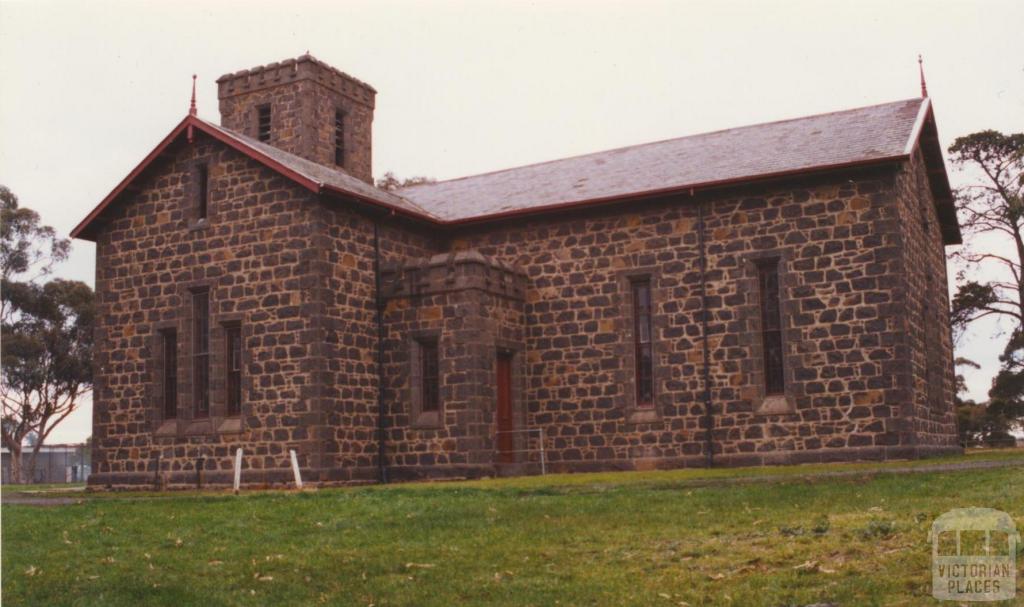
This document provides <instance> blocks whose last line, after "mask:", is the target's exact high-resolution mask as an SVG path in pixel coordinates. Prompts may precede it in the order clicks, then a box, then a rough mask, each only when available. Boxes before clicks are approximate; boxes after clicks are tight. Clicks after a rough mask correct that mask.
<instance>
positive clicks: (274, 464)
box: [72, 55, 960, 488]
mask: <svg viewBox="0 0 1024 607" xmlns="http://www.w3.org/2000/svg"><path fill="white" fill-rule="evenodd" d="M217 83H218V90H219V99H220V112H221V124H220V125H216V124H213V123H210V122H207V121H205V120H203V119H200V118H198V117H197V116H196V115H187V116H186V117H185V118H184V119H183V120H182V122H180V123H179V124H178V125H177V126H176V127H175V128H174V129H173V130H172V131H171V133H170V134H169V135H168V136H167V137H166V138H165V139H164V140H163V141H162V142H161V143H160V144H159V145H158V146H157V148H156V149H155V150H154V151H153V153H151V154H150V155H149V156H148V157H147V158H145V159H144V160H143V161H142V163H141V164H140V165H139V166H138V167H137V168H136V169H135V170H134V171H133V172H132V173H131V174H130V175H129V176H128V177H127V178H125V180H124V181H123V182H122V183H121V184H120V185H118V186H117V187H116V188H115V189H114V191H113V192H111V194H110V195H109V196H108V197H107V198H106V199H104V200H103V201H102V202H101V203H100V204H99V206H97V207H96V208H95V209H94V210H93V211H92V212H91V213H89V215H88V216H87V217H86V218H85V219H84V220H83V221H82V222H81V223H80V224H79V225H78V226H77V227H76V228H75V230H74V231H73V233H72V234H73V236H75V237H77V238H83V239H86V240H91V241H94V242H95V243H96V292H97V301H98V307H99V308H98V314H97V323H98V326H97V329H96V344H97V346H96V347H97V353H98V354H97V359H96V362H95V392H94V405H93V437H94V447H93V460H94V463H93V466H94V467H93V470H94V471H93V474H92V476H91V477H90V480H89V483H90V485H93V486H97V487H115V488H129V487H137V488H141V487H152V486H154V485H156V486H160V487H180V486H193V485H194V484H195V483H196V482H197V481H199V482H202V483H203V484H204V485H212V486H224V487H228V486H231V484H232V482H233V475H234V473H233V463H234V455H235V452H236V449H237V448H242V449H243V452H244V460H243V468H242V475H241V484H242V485H243V486H248V487H258V486H269V485H274V484H284V483H289V482H291V480H292V472H291V462H290V455H289V451H290V450H292V449H294V450H295V451H296V453H297V456H298V461H299V466H300V468H301V471H302V478H303V480H304V481H305V482H308V483H311V484H337V483H354V482H375V481H381V480H403V479H420V478H462V477H479V476H488V475H497V474H529V473H536V472H538V471H539V469H540V466H539V447H540V441H541V440H543V446H544V458H545V463H546V468H547V470H548V471H558V472H562V471H565V472H571V471H594V470H634V469H652V468H674V467H684V466H708V465H714V466H735V465H751V464H753V465H757V464H789V463H802V462H825V461H846V460H858V459H890V458H915V457H924V456H931V455H939V454H947V453H953V452H958V451H959V450H960V447H959V446H958V445H957V432H956V415H955V410H954V406H953V394H954V374H953V357H952V338H951V331H950V324H949V317H948V305H949V302H948V299H947V298H948V295H947V286H948V285H947V278H946V265H945V254H944V247H945V246H947V245H951V244H957V243H959V242H960V232H959V227H958V225H957V222H956V216H955V212H954V209H953V202H952V196H951V193H950V189H949V183H948V178H947V176H946V172H945V166H944V163H943V159H942V154H941V148H940V146H939V141H938V135H937V131H936V125H935V118H934V113H933V108H932V103H931V100H930V99H928V98H927V97H922V98H916V99H909V100H904V101H897V102H892V103H886V104H882V105H876V106H871V107H865V108H858V109H853V110H846V111H840V112H834V113H831V114H823V115H818V116H809V117H805V118H799V119H795V120H785V121H780V122H773V123H767V124H761V125H754V126H748V127H742V128H736V129H729V130H725V131H718V132H714V133H707V134H702V135H695V136H691V137H683V138H679V139H670V140H665V141H660V142H655V143H650V144H644V145H638V146H633V147H628V148H621V149H617V150H610V151H606V152H599V153H596V154H590V155H586V156H579V157H575V158H567V159H563V160H556V161H552V162H545V163H540V164H535V165H530V166H525V167H519V168H514V169H509V170H505V171H497V172H493V173H487V174H484V175H477V176H472V177H465V178H462V179H454V180H449V181H442V182H438V183H428V184H420V185H414V186H408V187H403V188H399V189H397V190H394V191H386V190H383V189H379V188H377V187H374V185H373V184H372V177H371V175H372V169H371V158H372V154H371V148H372V145H371V141H372V138H371V125H372V122H373V111H374V107H375V96H376V91H374V89H372V88H371V87H370V86H369V85H367V84H364V83H362V82H360V81H358V80H356V79H355V78H352V77H350V76H348V75H346V74H344V73H342V72H340V71H338V70H336V69H334V68H332V67H330V66H328V65H326V64H324V63H323V62H321V61H318V60H317V59H314V58H313V57H311V56H309V55H303V56H301V57H298V58H297V59H291V60H287V61H282V62H280V63H274V64H270V65H266V66H262V67H257V68H253V69H249V70H243V71H240V72H236V73H233V74H228V75H225V76H223V77H221V78H220V79H218V81H217ZM541 436H542V437H543V439H541ZM198 466H201V469H198V470H197V467H198Z"/></svg>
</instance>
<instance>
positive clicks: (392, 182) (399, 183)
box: [376, 171, 437, 192]
mask: <svg viewBox="0 0 1024 607" xmlns="http://www.w3.org/2000/svg"><path fill="white" fill-rule="evenodd" d="M436 182H437V180H436V179H434V178H433V177H408V178H406V179H400V178H399V177H397V176H396V175H395V174H394V173H392V172H391V171H388V172H387V173H384V176H383V177H380V178H379V179H377V183H376V185H377V187H378V188H380V189H382V190H387V191H389V192H394V191H395V190H398V189H401V188H407V187H409V186H414V185H422V184H424V183H436Z"/></svg>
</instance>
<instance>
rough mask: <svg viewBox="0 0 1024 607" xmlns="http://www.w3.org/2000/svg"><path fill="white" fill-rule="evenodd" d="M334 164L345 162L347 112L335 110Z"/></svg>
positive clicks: (339, 164)
mask: <svg viewBox="0 0 1024 607" xmlns="http://www.w3.org/2000/svg"><path fill="white" fill-rule="evenodd" d="M334 164H336V165H338V166H341V165H343V164H345V113H344V112H342V111H341V110H335V112H334Z"/></svg>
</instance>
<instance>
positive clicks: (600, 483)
mask: <svg viewBox="0 0 1024 607" xmlns="http://www.w3.org/2000/svg"><path fill="white" fill-rule="evenodd" d="M1004 456H1005V454H995V455H994V457H996V458H1004ZM977 457H979V456H972V457H968V458H966V459H967V460H968V461H974V460H975V459H976V458H977ZM984 457H986V458H991V457H993V454H986V455H985V456H984ZM1017 457H1019V455H1018V456H1017ZM963 459H964V458H959V459H957V460H953V461H962V460H963ZM935 462H936V460H930V461H929V462H925V463H924V464H925V465H930V464H934V463H935ZM1022 464H1024V460H1022ZM903 465H907V464H906V463H904V464H903ZM912 465H914V466H916V465H918V464H917V463H915V464H912ZM882 468H883V469H884V466H883V467H882ZM878 469H879V466H878V465H877V464H876V465H869V466H867V467H860V466H856V465H853V466H851V465H844V466H821V467H818V466H802V467H790V468H768V469H756V470H751V469H746V470H745V471H744V470H737V469H733V470H678V471H670V472H649V473H619V474H594V475H558V476H552V477H545V478H539V477H530V478H519V479H500V480H484V481H474V482H465V483H436V484H416V485H400V486H380V487H363V488H352V489H330V490H320V491H316V492H304V493H287V492H267V493H258V494H249V495H243V496H241V497H234V496H230V495H225V494H211V495H189V494H175V495H173V496H171V497H165V498H162V499H144V498H143V499H140V498H125V496H123V495H122V496H117V497H114V498H110V497H104V498H88V497H85V496H82V497H83V498H84V499H83V503H81V504H78V505H70V506H54V507H32V506H18V505H5V506H4V508H3V513H2V522H3V546H2V548H3V553H2V572H3V600H4V604H5V605H114V606H116V605H133V606H134V605H140V604H146V605H175V606H178V607H181V606H185V605H269V604H287V605H315V604H330V605H369V604H375V605H444V606H449V605H456V604H471V605H473V604H495V605H516V606H520V605H555V604H561V605H627V604H628V605H680V604H686V603H688V604H690V605H694V606H696V605H707V604H713V605H742V606H746V605H766V606H778V605H806V604H810V603H816V602H834V603H838V604H840V605H844V606H849V605H922V604H936V602H935V601H933V600H932V599H931V598H930V595H931V588H930V583H931V578H930V544H929V543H928V528H929V525H930V523H931V521H932V520H933V519H934V518H935V517H937V516H938V515H939V514H941V513H942V512H945V511H946V510H949V509H950V508H955V507H965V506H986V507H992V508H998V509H1000V510H1005V511H1007V512H1009V513H1010V514H1011V515H1013V516H1014V517H1015V518H1016V520H1017V524H1018V528H1024V466H1022V467H1009V468H999V469H989V470H970V471H956V472H944V473H932V472H928V473H914V474H907V473H901V474H888V473H873V472H872V471H875V470H878ZM832 471H857V472H858V474H856V475H854V476H849V477H840V478H828V479H819V480H807V479H804V478H801V476H803V475H807V474H811V473H815V472H832ZM860 472H863V474H860ZM751 474H757V475H758V476H768V477H772V478H774V480H775V481H777V482H773V483H733V482H727V479H735V478H739V477H741V476H750V475H751ZM701 482H703V483H709V482H710V483H712V484H710V485H707V486H694V483H701ZM78 495H79V496H81V494H78ZM1018 565H1019V566H1020V565H1024V554H1022V555H1020V556H1019V558H1018ZM1019 579H1021V580H1024V572H1022V573H1021V574H1020V575H1019Z"/></svg>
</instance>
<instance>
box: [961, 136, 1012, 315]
mask: <svg viewBox="0 0 1024 607" xmlns="http://www.w3.org/2000/svg"><path fill="white" fill-rule="evenodd" d="M949 153H950V158H951V160H952V162H953V164H954V165H955V166H957V167H958V168H960V169H961V170H963V171H965V172H967V173H970V174H971V175H973V176H975V177H977V182H976V183H973V184H971V185H968V186H965V187H962V188H959V189H958V190H957V192H956V206H957V212H958V215H959V218H960V224H961V227H962V228H963V231H964V234H965V235H966V236H968V237H976V236H978V235H981V234H987V235H998V236H1001V237H1002V239H1004V240H1005V241H1006V242H1007V243H1008V244H1009V245H1010V246H1008V247H1006V248H1005V249H1004V248H1002V247H1000V248H999V249H996V250H993V247H991V246H989V245H987V244H986V245H985V249H984V250H980V249H978V248H976V247H975V246H973V245H968V246H964V247H963V248H962V249H961V250H960V251H958V252H957V253H955V254H954V255H955V257H957V258H959V259H960V260H962V261H963V262H964V264H965V268H964V270H963V271H961V272H960V275H959V279H960V287H959V289H958V291H957V293H956V296H955V297H954V298H953V302H952V306H953V310H952V314H953V322H954V326H955V328H956V329H957V330H958V331H960V332H962V331H963V329H964V328H965V327H966V326H967V325H968V324H969V323H970V322H972V321H974V320H977V319H979V318H984V317H986V316H998V317H1001V318H1004V319H1007V320H1009V321H1010V322H1011V326H1012V330H1011V331H1015V330H1017V328H1018V327H1020V326H1022V325H1024V274H1022V272H1021V260H1024V233H1022V229H1024V201H1022V193H1024V133H1017V134H1011V135H1004V134H1002V133H999V132H997V131H982V132H980V133H974V134H971V135H967V136H965V137H960V138H958V139H957V140H956V141H955V142H953V145H951V146H950V148H949ZM974 240H977V239H974ZM983 271H986V272H991V273H992V274H993V275H995V276H996V277H995V278H992V279H989V280H979V279H977V278H975V276H977V274H979V273H980V272H983Z"/></svg>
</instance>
